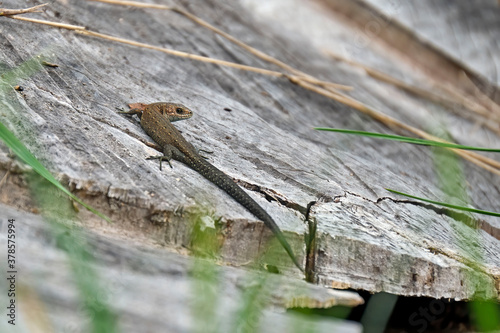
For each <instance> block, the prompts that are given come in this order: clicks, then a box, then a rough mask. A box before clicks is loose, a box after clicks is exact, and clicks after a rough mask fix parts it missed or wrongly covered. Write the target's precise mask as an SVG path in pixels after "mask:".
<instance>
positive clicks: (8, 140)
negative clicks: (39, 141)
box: [0, 122, 111, 222]
mask: <svg viewBox="0 0 500 333" xmlns="http://www.w3.org/2000/svg"><path fill="white" fill-rule="evenodd" d="M0 139H1V140H3V141H4V142H5V144H6V145H7V147H9V148H10V149H11V150H12V151H13V152H14V153H15V154H16V155H17V156H18V157H19V159H21V160H22V161H23V162H24V163H26V164H28V165H29V166H31V167H32V168H33V170H34V171H35V172H36V173H38V174H39V175H40V176H42V177H43V178H45V179H46V180H47V181H49V182H50V183H51V184H52V185H54V186H55V187H57V188H58V189H59V190H61V191H63V192H64V193H65V194H67V195H68V196H69V197H70V198H72V199H73V200H75V201H76V202H78V203H79V204H80V205H82V206H83V207H85V208H87V209H88V210H89V211H91V212H92V213H94V214H95V215H97V216H99V217H101V218H103V219H104V220H106V221H108V222H111V220H110V219H109V217H107V216H106V215H104V214H102V213H100V212H99V211H97V210H95V209H94V208H92V207H90V206H89V205H87V204H86V203H84V202H83V201H81V200H80V199H78V198H77V197H76V196H75V195H74V194H73V193H71V192H70V191H68V190H67V189H66V188H65V187H64V186H63V185H62V184H61V183H60V182H59V181H57V179H55V178H54V176H52V174H51V173H50V172H49V171H48V170H47V169H46V168H45V167H44V166H43V165H42V163H40V162H39V161H38V160H37V159H36V157H35V156H33V154H31V152H30V151H29V150H28V148H26V147H25V146H24V145H23V144H22V143H21V141H19V140H18V139H17V138H16V136H15V135H14V134H13V133H12V132H10V131H9V130H8V129H7V127H5V126H4V125H3V124H2V123H1V122H0Z"/></svg>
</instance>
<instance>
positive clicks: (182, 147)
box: [127, 103, 303, 271]
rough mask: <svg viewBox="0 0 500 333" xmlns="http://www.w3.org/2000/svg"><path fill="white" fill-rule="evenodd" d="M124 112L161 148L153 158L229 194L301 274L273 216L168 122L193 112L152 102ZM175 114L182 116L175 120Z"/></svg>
mask: <svg viewBox="0 0 500 333" xmlns="http://www.w3.org/2000/svg"><path fill="white" fill-rule="evenodd" d="M127 113H128V114H137V115H138V116H139V118H140V119H141V126H142V128H143V129H144V130H145V131H146V133H147V134H148V135H149V136H150V137H151V138H152V139H153V140H154V141H155V142H156V143H157V144H158V145H160V146H161V147H163V156H159V157H153V158H158V159H160V162H161V161H162V160H166V161H168V162H169V164H170V160H171V159H175V160H177V161H179V162H182V163H184V164H185V165H187V166H188V167H190V168H191V169H193V170H195V171H197V172H198V173H199V174H200V175H202V176H203V177H205V178H206V179H208V180H209V181H210V182H212V183H213V184H215V185H217V186H218V187H219V188H220V189H222V190H223V191H225V192H226V193H227V194H229V195H230V196H231V197H232V198H233V199H234V200H236V201H237V202H238V203H239V204H241V205H242V206H243V207H245V208H246V209H247V210H248V211H249V212H250V213H252V214H253V215H255V216H256V217H257V218H258V219H260V220H262V221H263V222H264V224H265V225H266V226H267V227H268V228H269V229H271V231H272V232H273V234H274V235H275V236H276V238H277V239H278V241H279V242H280V243H281V245H282V246H283V247H284V248H285V250H286V252H287V253H288V255H289V256H290V258H291V259H292V261H293V263H294V264H295V265H296V266H297V267H298V268H299V269H300V270H301V271H303V269H302V267H301V266H300V265H299V263H298V261H297V259H296V257H295V255H294V253H293V251H292V249H291V247H290V245H289V244H288V242H287V240H286V239H285V237H284V235H283V233H282V232H281V230H280V229H279V227H278V226H277V225H276V223H275V222H274V220H273V219H272V217H271V216H270V215H269V214H268V213H267V212H266V211H265V210H264V209H263V208H262V207H261V206H260V205H259V204H258V203H257V202H255V200H253V199H252V198H251V197H250V196H249V195H248V194H247V193H246V192H245V191H244V190H243V189H242V188H241V187H239V186H238V185H237V184H236V183H235V182H234V181H233V180H232V179H231V178H229V177H228V176H227V175H226V174H225V173H224V172H222V171H220V170H219V169H217V168H216V167H214V166H213V165H212V164H210V163H209V162H207V161H206V160H205V159H204V158H203V157H202V156H201V155H200V154H198V152H197V151H196V148H194V147H193V145H191V144H190V143H189V142H187V141H186V139H184V137H183V136H182V135H181V133H180V132H179V131H178V130H177V129H176V128H175V127H174V126H173V125H172V123H171V121H176V120H181V119H186V118H189V117H191V114H192V112H191V111H190V110H189V109H188V108H186V107H185V106H183V105H181V104H175V103H154V104H149V105H146V106H144V107H141V108H140V109H134V110H131V111H129V112H127ZM176 115H181V116H180V117H177V116H176ZM187 115H189V116H187ZM160 168H161V164H160Z"/></svg>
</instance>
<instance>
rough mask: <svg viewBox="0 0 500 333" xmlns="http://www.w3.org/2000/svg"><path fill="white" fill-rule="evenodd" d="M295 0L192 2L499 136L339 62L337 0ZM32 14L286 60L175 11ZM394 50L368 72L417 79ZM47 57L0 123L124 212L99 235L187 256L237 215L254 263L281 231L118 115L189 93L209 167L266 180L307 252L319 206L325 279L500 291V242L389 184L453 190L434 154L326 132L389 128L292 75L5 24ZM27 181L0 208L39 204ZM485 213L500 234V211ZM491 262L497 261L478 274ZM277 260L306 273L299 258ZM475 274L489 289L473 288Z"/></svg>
mask: <svg viewBox="0 0 500 333" xmlns="http://www.w3.org/2000/svg"><path fill="white" fill-rule="evenodd" d="M183 4H184V2H182V3H181V5H183ZM293 4H294V5H295V7H285V8H281V7H276V8H277V11H275V12H269V11H265V10H259V7H258V6H255V5H251V4H249V2H248V1H242V2H241V3H239V2H234V3H233V2H231V3H226V2H222V1H204V2H203V3H199V4H197V5H196V6H194V5H186V6H187V7H184V8H185V9H187V10H189V11H191V12H193V13H194V14H196V15H198V16H200V17H202V18H203V19H205V20H207V21H209V22H211V23H213V24H214V25H217V26H218V27H220V28H221V29H222V30H224V31H226V32H228V33H230V34H232V35H234V36H235V37H237V38H239V39H241V40H243V41H244V42H246V43H248V44H250V45H252V46H254V47H256V48H258V49H260V50H262V51H264V52H266V53H269V54H271V55H273V56H275V57H277V58H279V59H280V60H282V61H284V62H286V63H289V64H290V65H292V66H294V67H297V68H299V69H301V70H303V71H305V72H307V73H310V74H312V75H316V76H318V77H320V78H324V79H328V80H331V81H335V82H339V83H344V84H349V85H352V86H354V87H355V88H356V89H355V90H354V91H353V92H351V93H350V94H351V95H352V96H354V97H356V98H358V99H360V100H362V101H363V102H365V103H366V104H369V105H372V106H374V107H377V108H378V109H381V110H383V111H384V112H386V113H387V114H389V115H391V116H393V117H395V118H398V119H400V120H403V121H405V122H407V123H409V124H411V125H414V126H416V127H420V128H424V129H426V128H428V127H429V126H430V125H431V124H432V123H434V122H435V121H436V119H441V120H442V121H444V122H445V123H446V124H447V126H448V129H449V131H450V132H451V133H452V134H453V135H454V137H455V138H457V140H458V141H459V142H460V143H464V144H469V145H478V146H492V147H493V146H497V147H498V146H500V138H498V137H497V136H495V135H494V134H492V133H490V132H487V131H486V130H484V129H482V128H477V127H476V126H475V124H473V123H471V122H469V121H465V120H463V119H462V118H459V117H456V116H454V115H452V114H451V112H450V110H447V109H445V108H442V107H440V106H437V105H434V104H432V103H429V102H426V101H424V100H421V99H418V98H414V97H412V96H410V95H408V94H406V93H404V92H401V91H400V90H398V89H396V88H394V87H391V86H388V85H385V84H382V83H379V82H377V81H375V80H374V79H371V78H369V77H368V76H366V75H365V74H364V73H363V72H361V71H360V70H359V69H353V68H352V67H349V66H347V65H345V64H339V63H336V62H333V61H331V60H330V59H329V58H327V57H326V56H325V55H324V54H323V53H322V51H323V50H322V49H320V46H321V43H319V42H318V37H317V36H318V34H315V33H313V32H314V31H318V30H308V29H309V27H308V25H307V24H313V25H314V23H317V22H321V24H322V29H323V30H322V31H321V34H322V35H320V36H323V37H324V38H327V39H325V40H327V41H328V44H327V43H326V42H325V46H326V48H328V47H330V48H336V47H337V48H338V47H342V43H343V42H345V41H347V40H352V39H354V38H356V36H358V35H359V31H358V30H356V27H352V26H351V25H350V24H349V22H348V20H346V18H345V17H342V16H339V17H336V16H335V15H334V13H332V12H331V11H327V10H324V8H323V7H322V6H321V4H314V5H311V4H310V3H309V2H302V1H298V0H297V1H294V3H293ZM243 5H244V6H243ZM2 6H4V7H6V8H15V7H16V6H18V3H17V2H16V1H4V3H3V5H2ZM290 8H292V9H290ZM297 8H300V10H298V9H297ZM266 13H270V14H269V15H266ZM278 13H279V14H280V15H278ZM287 13H289V14H290V15H289V16H287V15H286V14H287ZM292 14H293V15H292ZM304 15H310V16H304ZM32 16H34V17H40V18H44V19H48V20H55V21H59V22H66V23H72V24H77V25H83V26H87V27H89V29H91V30H97V31H99V32H102V33H108V34H111V35H115V36H120V37H125V38H128V39H133V40H137V41H141V42H146V43H150V44H154V45H160V46H165V47H170V48H175V49H177V50H182V51H187V52H192V53H196V54H203V55H209V56H211V57H214V58H219V59H225V60H230V61H235V62H240V63H244V64H249V65H255V66H261V67H270V66H269V65H267V64H265V63H264V62H263V61H261V60H257V59H255V58H254V57H252V56H250V55H248V54H246V53H245V52H244V51H242V50H241V49H239V48H237V47H235V46H233V45H232V44H230V43H229V42H227V41H226V40H224V39H222V38H220V37H216V36H214V35H213V34H212V33H211V32H208V31H206V30H204V29H202V28H201V27H199V26H197V25H195V24H194V23H192V22H190V21H187V20H186V19H185V18H182V17H180V16H178V15H176V14H173V13H170V12H162V11H155V10H140V9H127V8H123V7H113V6H110V5H106V4H98V3H93V2H83V1H71V2H53V3H51V4H50V8H49V9H47V10H46V12H45V13H44V14H37V15H32ZM290 22H292V23H294V24H290ZM315 28H316V29H318V26H315ZM486 37H487V36H485V38H486ZM384 47H385V46H384V45H382V44H379V43H377V41H372V42H370V43H368V44H367V45H364V46H363V49H362V53H363V54H366V57H367V58H368V59H370V58H371V59H373V62H368V64H383V66H382V68H383V69H387V68H391V69H392V70H391V71H389V72H391V73H396V74H399V75H403V77H406V76H408V77H409V78H412V79H413V73H412V72H411V67H409V66H408V64H407V63H405V62H403V61H401V62H399V59H398V58H397V57H389V56H388V58H387V59H385V58H383V57H381V55H383V52H382V51H383V48H384ZM44 50H45V52H46V53H47V52H48V53H49V54H52V59H51V62H54V63H57V64H58V65H59V67H58V68H48V67H44V68H43V69H42V70H41V71H40V72H38V73H36V74H34V75H32V76H31V77H30V78H29V79H26V80H22V81H19V84H21V85H22V86H23V87H24V89H25V90H24V91H23V92H22V93H19V92H14V91H9V92H8V93H5V94H4V95H3V96H2V98H0V103H1V113H0V115H1V118H0V120H1V121H2V123H5V124H6V125H8V127H9V128H11V129H12V130H13V131H15V132H16V133H17V134H18V135H19V136H20V137H21V138H22V139H23V141H24V143H25V144H26V145H27V146H28V147H29V148H30V149H31V150H32V151H33V152H34V153H35V154H36V156H37V157H39V158H40V159H41V160H42V161H43V162H45V164H46V165H48V166H49V168H50V170H51V171H53V172H54V173H56V174H57V175H59V176H60V177H61V179H63V180H64V181H65V182H66V183H68V184H69V185H70V188H71V189H72V190H75V192H76V193H77V194H78V195H79V196H80V197H82V198H83V199H84V200H85V201H86V202H88V203H90V204H91V205H93V206H95V207H96V208H98V209H100V210H101V211H102V212H104V213H106V214H108V215H109V216H110V217H111V218H112V219H113V220H114V221H115V222H116V223H115V224H113V225H104V223H103V222H102V221H99V220H97V219H96V218H95V217H94V216H91V215H90V214H88V213H87V212H85V211H82V212H81V216H82V220H83V221H84V224H85V225H86V226H87V227H88V228H90V229H92V230H93V231H95V232H96V233H106V234H108V235H112V236H113V237H115V238H118V239H120V240H121V241H122V242H126V243H130V244H137V243H141V244H143V245H145V246H162V247H167V248H177V249H178V248H180V247H182V246H187V245H189V234H190V232H191V227H190V224H189V223H188V222H189V219H188V217H189V216H192V215H200V211H201V215H204V214H206V215H207V216H209V217H210V218H211V219H212V220H215V219H217V218H218V217H222V220H221V224H220V225H218V226H217V228H218V231H219V232H220V234H221V237H222V242H221V243H222V250H221V257H220V258H219V261H220V262H221V263H229V264H232V265H244V264H246V263H247V262H248V261H249V260H251V259H253V258H254V257H255V255H256V253H257V252H258V251H259V250H262V245H261V244H264V243H265V241H267V240H268V239H270V238H271V234H270V232H269V231H268V230H267V229H266V228H265V227H264V226H263V225H262V223H260V222H259V221H255V219H254V218H253V217H252V215H250V214H249V213H247V212H246V211H245V210H244V209H243V208H242V207H239V206H238V205H237V204H235V203H234V202H233V201H232V200H231V199H230V198H228V197H227V196H226V195H225V194H224V193H222V192H220V191H218V190H217V189H216V188H215V187H214V186H212V185H211V184H209V183H207V182H206V181H205V180H204V179H203V178H202V177H201V176H199V175H197V174H196V173H194V172H192V171H191V170H190V169H188V168H187V167H185V166H183V165H181V164H180V163H174V169H173V170H171V169H164V170H163V171H162V172H160V171H159V170H158V164H157V163H156V162H154V161H145V158H146V157H147V156H149V155H152V154H153V155H154V154H156V152H155V151H153V150H152V149H150V148H147V147H145V146H144V145H143V144H142V143H141V142H139V141H137V140H136V139H134V138H132V137H131V136H129V135H128V134H126V133H125V132H124V130H128V131H130V132H133V133H135V134H136V135H138V136H140V137H142V138H144V139H147V136H146V135H145V134H144V133H143V131H142V130H141V128H140V126H139V125H138V123H137V122H136V121H134V120H130V119H127V118H125V117H122V116H120V115H117V114H116V113H115V111H116V110H115V107H122V106H125V104H126V103H128V102H145V103H149V102H156V101H165V100H167V101H177V102H181V103H184V104H186V105H188V106H189V107H190V108H191V109H193V110H194V111H195V112H196V114H195V116H194V117H193V118H192V119H190V120H188V121H186V122H183V123H178V124H176V126H178V128H180V129H181V130H182V131H183V133H184V135H185V136H186V137H187V138H188V139H189V140H190V141H192V142H193V143H194V144H195V145H196V146H198V147H200V148H205V149H209V150H213V151H214V154H213V155H211V156H210V157H209V160H210V162H212V163H213V164H214V165H216V166H217V167H219V168H220V169H221V170H223V171H224V172H226V173H227V174H228V175H230V176H231V177H234V178H235V179H237V180H240V181H242V182H244V183H247V184H249V185H250V188H251V189H253V190H254V191H250V192H249V193H250V194H251V195H252V196H253V197H254V198H255V200H257V201H258V202H259V203H260V204H262V205H263V207H264V208H265V209H267V210H268V211H269V213H270V215H271V216H273V217H274V218H275V219H276V221H277V223H278V224H279V226H280V227H281V228H282V230H283V231H284V232H285V233H286V236H287V237H288V239H290V241H291V242H292V243H293V244H294V245H295V247H296V251H298V254H299V256H300V257H301V258H302V259H303V258H304V257H305V253H304V251H305V246H304V245H303V238H304V234H305V233H306V231H307V224H306V223H305V222H304V218H305V216H304V213H305V212H306V207H307V206H308V204H310V203H312V202H316V203H315V204H314V205H313V206H312V210H311V214H310V217H311V218H312V219H314V220H315V221H316V222H317V225H318V226H317V228H318V229H317V235H316V236H317V246H318V250H317V252H316V253H315V261H316V264H315V268H316V271H315V274H316V278H317V281H318V282H319V283H320V284H321V285H325V286H334V287H339V288H355V289H358V288H359V289H365V290H369V291H373V292H375V291H387V292H391V293H395V294H400V295H416V296H419V295H425V296H432V297H447V298H456V299H468V298H470V297H472V296H473V295H481V296H485V297H493V298H496V297H498V289H500V285H499V283H498V281H499V280H500V255H499V254H500V250H499V248H500V245H499V244H500V242H499V241H498V239H497V238H498V236H497V238H495V237H493V236H492V235H490V234H488V233H486V232H485V231H484V230H477V231H476V230H473V229H471V228H469V227H466V226H463V225H462V224H461V222H458V221H456V220H454V219H453V218H451V217H449V216H448V215H447V214H446V213H447V212H446V211H443V210H436V209H433V207H432V206H422V205H418V204H415V203H414V202H412V201H408V200H401V198H395V197H394V196H393V195H389V194H388V192H386V191H385V188H393V189H397V190H400V191H403V192H409V193H412V194H415V195H419V196H424V197H430V198H433V199H438V200H439V199H440V198H441V193H440V191H439V190H438V189H437V186H436V184H435V179H434V172H433V166H432V165H433V161H432V155H431V153H430V150H429V149H427V148H423V147H417V146H409V145H404V144H398V143H393V142H384V141H375V140H373V139H361V138H353V137H348V136H341V135H333V134H328V133H319V132H315V131H313V130H311V128H312V127H313V126H324V127H328V126H329V127H337V128H357V129H363V130H369V131H379V132H380V131H388V130H387V128H385V127H383V126H382V125H380V124H379V123H377V122H375V121H373V120H372V119H370V118H368V117H366V116H363V115H360V114H359V113H358V112H357V111H354V110H352V109H350V108H348V107H346V106H344V105H342V104H340V103H337V102H333V101H330V100H328V99H326V98H324V97H321V96H318V95H316V94H314V93H312V92H308V91H305V90H303V89H301V88H299V87H297V86H294V85H292V84H291V83H289V82H287V81H285V80H282V79H276V78H269V77H264V76H260V75H257V74H252V73H247V72H243V71H238V70H235V69H228V68H223V67H219V66H216V65H210V64H202V63H199V62H194V61H190V60H185V59H179V58H175V57H171V56H166V55H164V54H161V53H157V52H155V51H149V50H143V49H138V48H134V47H129V46H124V45H119V44H113V43H110V42H108V41H102V40H98V39H95V38H89V37H85V36H81V35H77V34H74V33H72V32H68V31H61V30H58V29H54V28H48V27H41V26H35V25H33V24H31V23H26V22H18V21H13V20H9V19H7V18H2V23H1V32H0V52H1V54H0V59H1V62H2V63H4V65H6V66H8V67H14V66H16V65H19V64H20V63H22V62H23V61H25V60H27V59H29V58H30V57H33V56H35V55H37V54H39V53H40V52H42V51H44ZM47 50H49V51H47ZM389 64H390V67H389ZM417 76H418V75H417ZM418 77H420V76H418ZM224 108H230V109H231V110H232V111H231V112H228V111H225V110H224ZM436 115H439V116H436ZM114 126H116V127H118V128H116V127H114ZM0 157H1V158H0V162H1V163H0V166H1V168H2V170H3V172H5V170H7V169H8V168H9V167H10V166H11V160H10V158H9V157H8V156H7V150H6V149H4V148H3V149H2V155H1V156H0ZM464 165H465V171H466V177H467V183H468V184H470V186H468V191H469V193H470V197H471V204H472V205H473V206H475V207H479V208H481V209H486V210H492V211H500V201H499V200H498V198H499V191H500V180H499V178H498V176H494V175H492V174H490V173H488V172H486V171H485V170H483V169H480V168H478V167H476V166H473V165H471V164H470V163H465V164H464ZM23 188H24V187H23V183H22V176H19V175H16V174H11V175H10V176H9V178H8V179H7V182H6V183H5V184H3V186H2V188H1V191H2V192H1V200H2V201H3V202H6V203H9V204H10V205H13V206H15V207H17V208H18V209H20V210H28V211H30V210H32V209H33V207H34V205H33V203H31V202H30V200H29V199H28V196H27V191H26V190H25V189H24V190H23ZM395 199H396V200H395ZM179 208H182V210H181V209H179ZM180 211H183V212H184V213H179V212H180ZM2 218H3V217H2ZM481 219H482V220H484V222H485V223H487V224H488V225H491V226H493V229H495V228H497V229H498V228H500V223H499V222H498V221H497V220H495V219H494V218H488V217H486V218H485V217H481ZM209 220H210V219H209ZM208 225H210V223H208ZM492 233H493V232H492ZM470 237H473V238H474V237H476V238H477V243H478V244H479V247H480V252H481V253H482V256H483V257H482V258H477V257H474V255H473V254H472V253H469V248H468V247H467V246H466V245H465V244H467V242H466V241H464V239H466V238H470ZM478 259H480V260H481V261H482V262H484V264H483V265H481V266H480V267H481V268H480V269H478V268H473V267H474V265H472V262H473V261H475V260H478ZM162 262H163V261H162ZM277 265H278V266H279V268H280V269H282V270H285V271H286V272H287V273H288V274H290V275H292V276H295V277H299V273H298V271H296V270H294V269H293V267H292V266H291V263H290V262H289V260H288V259H287V257H286V254H285V253H284V252H283V253H282V254H281V257H280V260H279V261H278V263H277ZM287 269H288V270H287ZM470 276H473V277H475V278H477V281H481V283H480V284H478V285H469V284H468V283H467V280H468V279H469V278H470ZM495 281H496V282H495Z"/></svg>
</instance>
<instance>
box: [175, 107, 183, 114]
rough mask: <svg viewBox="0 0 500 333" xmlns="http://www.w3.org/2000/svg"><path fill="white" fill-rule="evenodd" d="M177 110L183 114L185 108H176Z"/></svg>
mask: <svg viewBox="0 0 500 333" xmlns="http://www.w3.org/2000/svg"><path fill="white" fill-rule="evenodd" d="M175 112H177V113H178V114H183V113H184V110H183V109H182V108H177V109H175Z"/></svg>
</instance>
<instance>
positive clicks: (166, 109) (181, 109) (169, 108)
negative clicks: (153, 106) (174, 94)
mask: <svg viewBox="0 0 500 333" xmlns="http://www.w3.org/2000/svg"><path fill="white" fill-rule="evenodd" d="M159 111H160V113H161V114H162V115H164V116H166V117H167V118H168V119H169V120H170V121H178V120H183V119H188V118H191V116H192V115H193V112H192V111H191V110H189V109H188V108H187V107H186V106H184V105H182V104H178V103H164V104H163V105H162V107H160V108H159Z"/></svg>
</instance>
